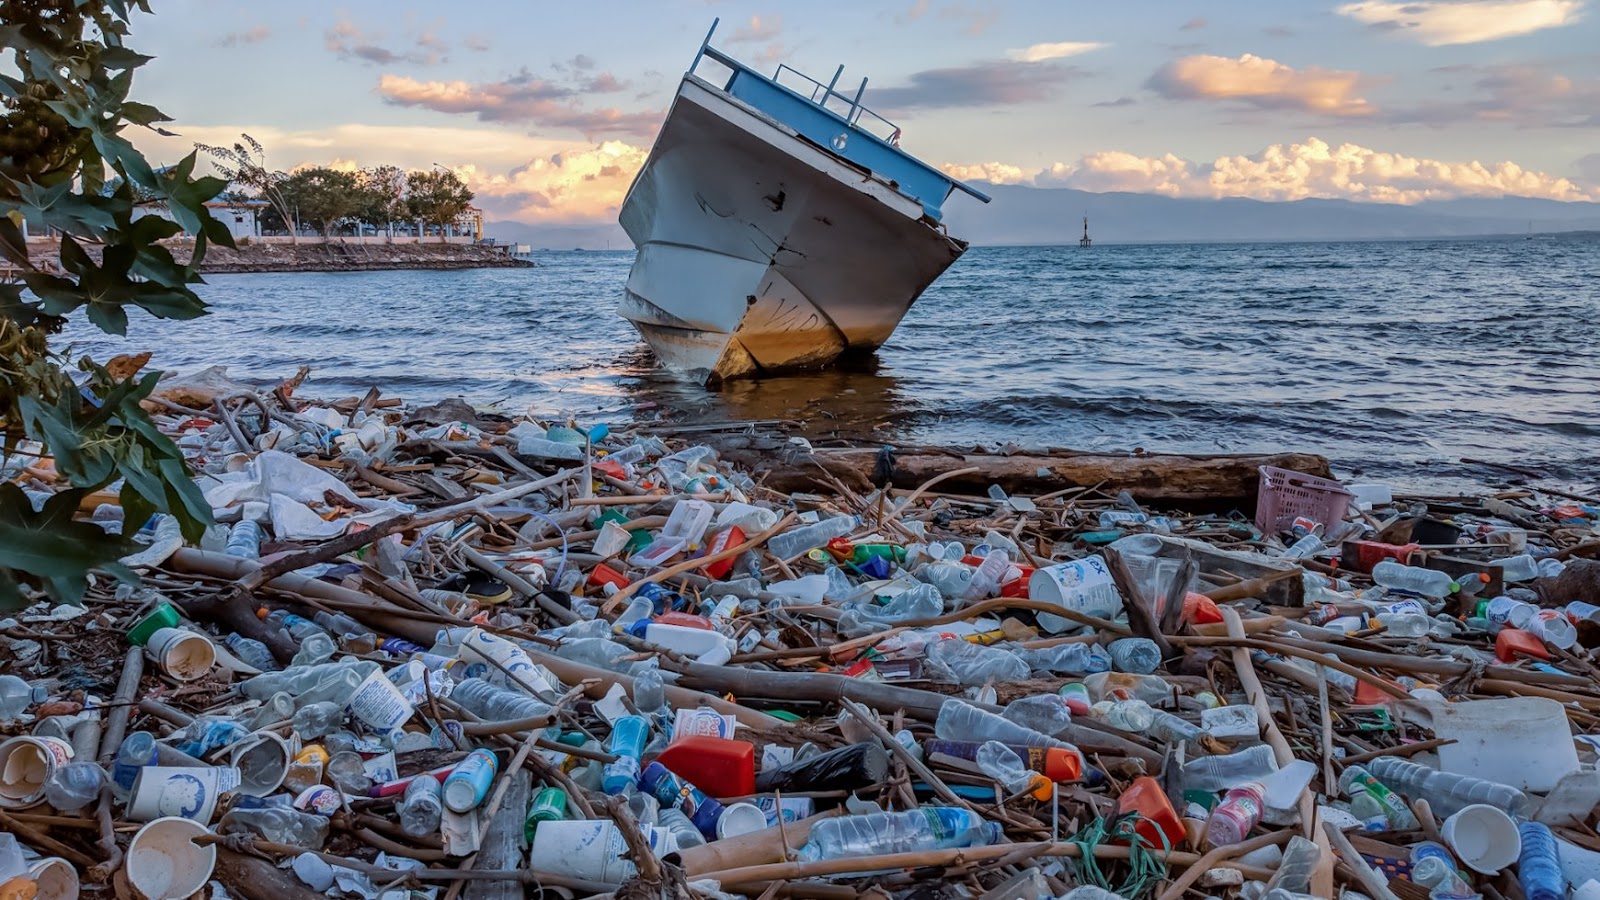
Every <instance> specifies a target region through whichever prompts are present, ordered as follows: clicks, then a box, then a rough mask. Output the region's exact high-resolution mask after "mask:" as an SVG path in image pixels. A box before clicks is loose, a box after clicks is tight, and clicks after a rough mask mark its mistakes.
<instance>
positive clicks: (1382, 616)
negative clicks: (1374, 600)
mask: <svg viewBox="0 0 1600 900" xmlns="http://www.w3.org/2000/svg"><path fill="white" fill-rule="evenodd" d="M1377 620H1378V621H1379V622H1381V623H1383V630H1384V633H1385V634H1387V635H1389V636H1390V637H1397V638H1419V637H1422V636H1423V635H1425V634H1427V633H1428V630H1429V629H1430V628H1432V627H1433V620H1432V619H1430V618H1428V617H1427V616H1425V615H1422V614H1421V613H1414V612H1398V613H1379V614H1378V615H1377Z"/></svg>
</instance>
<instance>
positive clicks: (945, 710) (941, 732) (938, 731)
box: [933, 698, 1071, 748]
mask: <svg viewBox="0 0 1600 900" xmlns="http://www.w3.org/2000/svg"><path fill="white" fill-rule="evenodd" d="M933 731H934V734H935V735H936V736H937V737H939V738H940V739H942V740H946V741H999V742H1000V743H1002V744H1011V745H1015V746H1019V747H1062V748H1070V747H1071V745H1070V744H1067V743H1064V742H1062V741H1058V740H1056V739H1055V738H1052V737H1050V736H1048V735H1044V734H1040V733H1039V732H1037V731H1034V730H1033V729H1032V728H1028V727H1026V726H1024V725H1019V724H1017V723H1016V722H1013V721H1011V720H1009V719H1006V718H1004V717H1002V716H998V715H996V714H994V713H992V712H989V711H987V710H983V709H979V708H978V707H976V706H973V705H971V704H970V703H966V702H964V701H962V700H957V699H954V698H952V699H949V700H946V701H944V703H942V704H940V706H939V715H938V718H936V719H935V720H934V724H933Z"/></svg>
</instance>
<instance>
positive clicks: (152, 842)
mask: <svg viewBox="0 0 1600 900" xmlns="http://www.w3.org/2000/svg"><path fill="white" fill-rule="evenodd" d="M210 833H211V829H209V828H207V827H206V826H205V825H202V824H201V823H199V822H195V821H193V820H191V819H185V818H181V817H177V816H170V817H167V818H161V819H156V820H154V821H152V822H150V823H149V824H148V825H145V826H144V827H143V828H141V829H139V833H138V834H136V835H134V836H133V842H132V843H131V844H129V845H128V857H127V862H126V865H127V871H128V884H129V886H131V887H132V888H133V890H134V892H135V893H137V894H138V895H139V896H140V897H141V898H144V900H182V898H185V897H189V896H191V895H192V894H194V893H196V892H197V891H199V890H200V889H201V888H203V887H205V886H206V882H208V881H210V880H211V873H212V871H213V870H214V869H215V868H216V867H217V848H216V845H214V844H205V845H201V844H196V843H194V838H197V837H200V836H202V835H207V834H210Z"/></svg>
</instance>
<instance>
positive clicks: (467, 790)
mask: <svg viewBox="0 0 1600 900" xmlns="http://www.w3.org/2000/svg"><path fill="white" fill-rule="evenodd" d="M477 799H478V789H477V787H476V786H475V785H473V783H472V780H471V779H469V778H457V779H446V780H445V783H444V805H445V808H446V809H448V810H450V811H451V812H457V813H462V812H466V811H467V810H470V809H472V807H473V806H475V805H476V801H477Z"/></svg>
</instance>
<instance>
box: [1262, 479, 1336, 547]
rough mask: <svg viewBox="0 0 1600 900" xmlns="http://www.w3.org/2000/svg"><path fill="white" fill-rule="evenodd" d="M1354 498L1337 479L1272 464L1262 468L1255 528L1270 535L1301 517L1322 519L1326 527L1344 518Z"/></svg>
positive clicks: (1282, 529)
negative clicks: (1281, 467) (1331, 479)
mask: <svg viewBox="0 0 1600 900" xmlns="http://www.w3.org/2000/svg"><path fill="white" fill-rule="evenodd" d="M1353 497H1354V495H1353V494H1351V493H1350V492H1349V491H1347V490H1345V489H1344V486H1343V485H1341V484H1339V482H1337V481H1329V480H1328V479H1326V478H1318V477H1316V476H1315V475H1307V474H1305V473H1303V472H1291V471H1289V470H1288V469H1278V468H1274V467H1272V466H1262V467H1261V490H1260V493H1259V494H1258V495H1257V497H1256V527H1258V528H1260V529H1261V530H1262V531H1264V532H1266V533H1267V534H1276V533H1278V532H1280V531H1286V530H1288V528H1289V526H1290V525H1291V524H1292V523H1293V522H1294V520H1295V519H1296V518H1298V517H1301V516H1303V517H1305V518H1307V519H1310V520H1311V521H1313V522H1321V523H1322V526H1323V528H1324V529H1326V528H1329V527H1331V526H1333V525H1334V524H1335V523H1338V522H1342V521H1344V517H1345V513H1347V512H1349V511H1350V501H1351V499H1352V498H1353Z"/></svg>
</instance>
